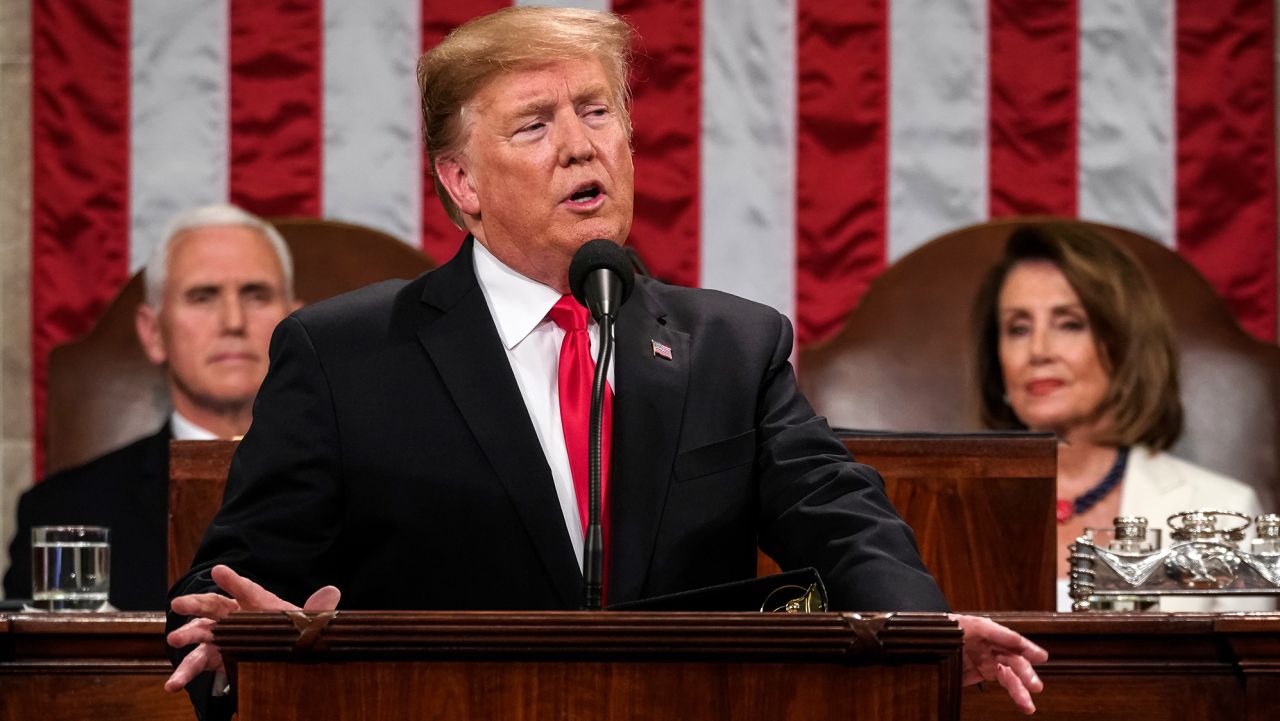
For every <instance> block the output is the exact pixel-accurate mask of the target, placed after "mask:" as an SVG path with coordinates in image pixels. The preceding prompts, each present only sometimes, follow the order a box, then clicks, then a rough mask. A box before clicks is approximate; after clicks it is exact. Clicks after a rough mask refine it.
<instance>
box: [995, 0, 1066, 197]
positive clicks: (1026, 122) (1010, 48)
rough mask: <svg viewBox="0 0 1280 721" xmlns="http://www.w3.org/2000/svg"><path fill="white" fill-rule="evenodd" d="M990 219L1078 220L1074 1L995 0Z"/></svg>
mask: <svg viewBox="0 0 1280 721" xmlns="http://www.w3.org/2000/svg"><path fill="white" fill-rule="evenodd" d="M990 11H991V16H990V19H991V22H990V28H991V31H990V44H991V52H990V73H991V79H990V104H991V107H990V134H989V142H990V147H991V150H990V153H991V155H990V173H991V178H990V183H991V185H990V188H991V190H990V193H991V195H990V204H991V207H990V212H991V216H992V217H1000V216H1004V215H1030V214H1037V213H1038V214H1049V215H1075V213H1076V137H1077V134H1076V108H1077V106H1078V101H1077V96H1078V93H1077V83H1078V80H1079V79H1078V77H1077V76H1078V66H1079V58H1078V53H1077V48H1078V43H1077V35H1078V32H1079V27H1078V25H1079V22H1078V18H1079V15H1078V10H1077V7H1076V2H1075V0H1040V1H1039V2H1025V0H991V4H990Z"/></svg>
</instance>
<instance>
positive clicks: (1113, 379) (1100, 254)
mask: <svg viewBox="0 0 1280 721" xmlns="http://www.w3.org/2000/svg"><path fill="white" fill-rule="evenodd" d="M1029 261H1047V262H1049V263H1052V264H1054V265H1055V266H1057V268H1058V270H1060V271H1062V275H1063V276H1065V277H1066V279H1067V282H1068V283H1069V284H1070V285H1071V288H1072V290H1074V291H1075V292H1076V295H1078V296H1080V303H1081V305H1083V306H1084V309H1085V313H1086V314H1087V315H1088V317H1089V327H1090V328H1091V329H1092V332H1093V339H1094V342H1095V343H1096V344H1097V347H1098V355H1099V356H1100V357H1101V358H1102V361H1103V363H1104V364H1105V367H1106V368H1107V369H1108V371H1109V375H1110V380H1109V384H1108V388H1107V393H1106V396H1104V398H1103V400H1102V403H1101V404H1100V405H1099V407H1098V409H1097V411H1096V412H1095V413H1096V414H1098V415H1101V414H1104V413H1105V414H1109V416H1110V418H1111V423H1110V426H1109V428H1107V429H1105V430H1104V431H1103V434H1102V436H1101V437H1099V438H1098V439H1096V440H1097V442H1099V443H1103V444H1106V445H1115V446H1128V445H1134V444H1142V445H1146V446H1150V447H1151V448H1154V449H1156V450H1164V449H1166V448H1168V447H1169V446H1171V445H1173V443H1174V441H1176V440H1177V439H1178V436H1179V435H1180V434H1181V433H1182V401H1181V399H1180V397H1179V393H1178V353H1177V350H1176V348H1175V346H1174V342H1173V328H1172V323H1171V322H1170V320H1169V316H1168V313H1167V312H1166V311H1165V308H1164V304H1163V303H1162V302H1161V300H1160V295H1159V293H1157V292H1156V288H1155V284H1154V283H1152V282H1151V278H1150V276H1148V275H1147V273H1146V271H1145V270H1143V268H1142V264H1140V263H1139V262H1138V260H1137V259H1136V258H1134V257H1133V255H1131V254H1130V253H1129V251H1128V250H1127V249H1125V248H1123V247H1121V246H1120V245H1119V244H1117V243H1113V242H1111V241H1110V240H1108V239H1107V238H1104V237H1103V236H1102V235H1100V234H1098V233H1097V232H1095V231H1093V230H1091V229H1090V228H1089V227H1088V226H1086V225H1083V224H1075V223H1061V222H1056V223H1037V224H1034V225H1025V226H1022V227H1019V228H1018V229H1017V230H1015V231H1014V232H1013V234H1012V235H1011V236H1010V237H1009V242H1008V244H1007V245H1006V246H1005V251H1004V257H1003V258H1001V259H1000V262H999V263H997V264H996V266H995V267H993V268H992V269H991V271H990V272H989V273H988V274H987V276H986V278H985V279H984V281H983V283H982V286H981V288H980V289H979V291H978V297H977V301H976V302H975V304H974V315H973V322H974V332H975V340H976V341H977V343H976V349H977V359H976V360H977V363H976V370H977V375H978V383H979V387H980V389H981V393H982V420H983V422H984V423H986V424H987V426H988V427H991V428H1025V427H1026V426H1025V425H1024V424H1023V423H1022V421H1021V420H1020V419H1019V418H1018V417H1017V416H1016V415H1015V414H1014V412H1013V409H1012V408H1010V407H1009V405H1008V403H1006V402H1005V400H1004V395H1005V385H1004V376H1003V374H1002V373H1001V370H1000V350H999V348H1000V321H999V298H1000V290H1001V289H1002V288H1003V287H1004V283H1005V279H1006V278H1008V276H1009V272H1010V271H1012V270H1013V268H1014V267H1016V266H1017V265H1018V264H1020V263H1024V262H1029Z"/></svg>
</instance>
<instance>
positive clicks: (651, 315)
mask: <svg viewBox="0 0 1280 721" xmlns="http://www.w3.org/2000/svg"><path fill="white" fill-rule="evenodd" d="M614 338H615V340H616V343H617V345H616V349H617V355H616V356H615V360H614V363H615V365H614V373H615V376H616V379H617V396H616V397H615V402H614V419H613V438H614V443H613V476H612V478H613V480H612V481H611V482H610V489H609V494H610V500H609V504H610V519H609V520H610V551H609V554H610V575H609V601H610V602H611V603H617V602H622V601H629V600H634V599H637V598H640V595H641V594H642V593H643V592H644V585H645V580H646V578H647V576H648V572H649V567H650V563H651V561H652V557H653V549H654V544H655V542H656V539H657V534H658V524H659V521H660V520H661V518H662V510H663V505H664V503H665V502H666V498H667V487H668V485H669V484H670V483H671V469H672V468H673V466H674V462H675V455H676V445H677V441H678V440H679V438H680V424H681V421H682V418H683V409H684V398H685V392H686V389H687V387H688V383H689V361H690V352H689V335H688V334H687V333H684V332H681V331H678V330H676V329H674V328H671V327H670V326H669V325H668V323H667V318H666V312H665V311H664V310H663V309H662V307H661V305H660V304H659V303H658V300H657V298H656V297H654V296H653V295H652V294H651V293H650V292H649V290H648V288H647V287H646V285H645V284H644V283H643V282H638V283H637V285H636V290H635V297H634V298H632V299H631V302H630V303H628V304H626V305H624V306H623V307H622V309H621V310H620V312H619V316H618V322H617V326H616V327H615V329H614ZM654 341H657V342H658V343H662V344H664V345H666V346H667V347H668V348H670V350H671V353H670V354H671V359H670V360H667V359H666V358H664V357H661V356H659V355H658V354H656V353H655V351H654V346H653V342H654Z"/></svg>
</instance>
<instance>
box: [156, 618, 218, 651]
mask: <svg viewBox="0 0 1280 721" xmlns="http://www.w3.org/2000/svg"><path fill="white" fill-rule="evenodd" d="M217 623H218V622H217V621H216V620H214V619H212V618H195V619H192V620H190V621H188V622H187V623H185V624H183V626H182V627H181V628H177V629H174V630H173V631H170V632H169V635H168V636H166V637H165V640H166V642H167V643H168V644H169V645H170V646H172V647H174V648H182V647H183V646H190V645H191V644H193V643H209V642H211V641H213V627H214V625H216V624H217Z"/></svg>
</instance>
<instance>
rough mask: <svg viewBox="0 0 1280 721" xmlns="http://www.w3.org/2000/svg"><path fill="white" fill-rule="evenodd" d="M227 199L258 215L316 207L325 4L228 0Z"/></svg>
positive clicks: (300, 212) (305, 211)
mask: <svg viewBox="0 0 1280 721" xmlns="http://www.w3.org/2000/svg"><path fill="white" fill-rule="evenodd" d="M230 9H231V18H230V33H231V35H230V38H229V40H230V42H229V48H228V52H229V55H230V63H231V67H230V78H229V81H230V82H229V85H230V96H231V98H230V100H231V117H230V125H231V138H230V157H231V168H230V183H231V187H230V189H229V196H230V198H231V202H233V203H236V204H238V205H240V206H242V207H244V208H245V209H246V210H249V211H250V212H253V213H258V214H261V215H312V216H317V215H320V214H321V212H322V208H321V198H322V195H321V185H320V184H321V177H322V174H323V165H322V161H323V158H322V152H323V148H324V143H323V135H322V133H323V126H324V104H323V102H322V99H321V92H322V83H323V72H324V66H323V62H324V61H323V51H324V49H323V45H322V42H323V39H322V32H323V26H324V9H323V5H322V3H321V2H320V0H231V6H230Z"/></svg>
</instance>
